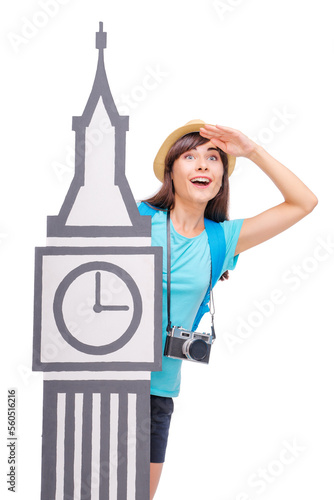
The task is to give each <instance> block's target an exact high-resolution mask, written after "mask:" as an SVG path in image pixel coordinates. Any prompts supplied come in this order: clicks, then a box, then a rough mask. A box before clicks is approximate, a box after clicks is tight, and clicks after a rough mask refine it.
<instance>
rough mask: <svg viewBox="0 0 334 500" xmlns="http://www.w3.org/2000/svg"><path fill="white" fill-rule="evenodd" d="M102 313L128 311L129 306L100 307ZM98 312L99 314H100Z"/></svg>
mask: <svg viewBox="0 0 334 500" xmlns="http://www.w3.org/2000/svg"><path fill="white" fill-rule="evenodd" d="M99 309H100V311H128V310H129V306H101V305H100V307H99ZM100 311H98V312H100Z"/></svg>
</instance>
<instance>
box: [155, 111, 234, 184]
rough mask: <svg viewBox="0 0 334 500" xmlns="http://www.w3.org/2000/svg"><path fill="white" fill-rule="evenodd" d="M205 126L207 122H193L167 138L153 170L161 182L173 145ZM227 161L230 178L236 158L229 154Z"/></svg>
mask: <svg viewBox="0 0 334 500" xmlns="http://www.w3.org/2000/svg"><path fill="white" fill-rule="evenodd" d="M204 125H205V122H203V120H191V121H190V122H188V123H186V124H185V125H183V127H180V128H177V129H176V130H174V132H172V133H171V134H170V135H169V136H168V137H167V139H165V141H164V143H163V144H162V146H161V147H160V149H159V151H158V154H157V156H156V157H155V159H154V162H153V170H154V173H155V175H156V177H157V178H158V179H159V181H161V182H163V180H164V171H165V158H166V155H167V153H168V151H169V150H170V148H171V147H172V146H173V144H174V143H175V142H176V141H177V140H178V139H180V138H181V137H183V136H184V135H186V134H190V132H199V129H200V128H201V127H203V126H204ZM227 159H228V176H230V175H231V174H232V172H233V170H234V167H235V162H236V157H235V156H232V155H229V154H227Z"/></svg>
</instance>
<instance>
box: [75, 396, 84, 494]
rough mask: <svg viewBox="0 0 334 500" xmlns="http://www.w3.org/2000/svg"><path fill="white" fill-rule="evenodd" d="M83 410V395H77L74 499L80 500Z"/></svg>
mask: <svg viewBox="0 0 334 500" xmlns="http://www.w3.org/2000/svg"><path fill="white" fill-rule="evenodd" d="M82 409H83V394H82V393H79V394H75V406H74V418H75V422H74V423H75V428H74V465H73V476H74V491H73V499H74V500H80V484H81V465H82V464H81V452H82Z"/></svg>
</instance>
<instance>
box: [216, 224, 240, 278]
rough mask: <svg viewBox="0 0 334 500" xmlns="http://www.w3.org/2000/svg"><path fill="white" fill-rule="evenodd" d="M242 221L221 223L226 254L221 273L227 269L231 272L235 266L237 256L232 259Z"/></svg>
mask: <svg viewBox="0 0 334 500" xmlns="http://www.w3.org/2000/svg"><path fill="white" fill-rule="evenodd" d="M243 221H244V219H235V220H226V221H224V222H221V223H220V224H221V226H222V227H223V229H224V233H225V243H226V254H225V259H224V264H223V269H222V273H223V272H225V271H226V270H227V269H229V270H231V271H232V270H233V269H234V268H235V266H236V265H237V262H238V258H239V254H238V255H236V256H235V257H234V252H235V248H236V246H237V243H238V239H239V234H240V229H241V226H242V223H243Z"/></svg>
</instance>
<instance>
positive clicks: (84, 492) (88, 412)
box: [81, 393, 92, 500]
mask: <svg viewBox="0 0 334 500" xmlns="http://www.w3.org/2000/svg"><path fill="white" fill-rule="evenodd" d="M91 456H92V394H91V393H88V394H87V393H86V394H84V400H83V416H82V470H81V500H91V494H90V485H91V465H92V460H91Z"/></svg>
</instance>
